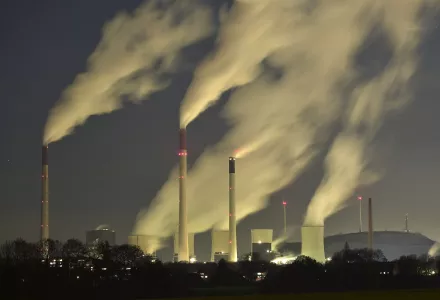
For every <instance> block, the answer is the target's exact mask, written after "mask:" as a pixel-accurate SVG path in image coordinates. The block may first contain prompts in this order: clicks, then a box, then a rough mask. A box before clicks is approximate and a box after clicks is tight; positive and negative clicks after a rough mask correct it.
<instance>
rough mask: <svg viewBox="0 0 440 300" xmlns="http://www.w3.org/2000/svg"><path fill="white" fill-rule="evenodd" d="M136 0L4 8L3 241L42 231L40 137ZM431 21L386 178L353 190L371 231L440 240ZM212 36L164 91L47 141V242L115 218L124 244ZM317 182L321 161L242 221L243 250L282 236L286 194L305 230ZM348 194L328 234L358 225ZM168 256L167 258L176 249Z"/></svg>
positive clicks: (0, 28) (213, 134)
mask: <svg viewBox="0 0 440 300" xmlns="http://www.w3.org/2000/svg"><path fill="white" fill-rule="evenodd" d="M211 2H213V1H211ZM139 3H141V1H139V0H125V1H116V0H105V1H103V0H101V1H89V0H75V1H73V0H70V1H68V0H66V1H56V0H43V1H32V0H9V1H2V4H0V15H1V16H0V22H1V25H0V40H1V47H0V68H1V71H2V72H1V75H0V101H1V104H2V105H1V108H0V141H1V144H0V145H1V146H0V191H1V192H2V193H1V196H0V242H3V241H5V240H10V239H15V238H17V237H22V238H24V239H26V240H29V241H36V240H37V239H38V238H39V228H40V227H39V224H40V193H41V192H40V176H41V175H40V173H41V143H42V142H41V140H42V133H43V127H44V124H45V121H46V118H47V115H48V111H49V109H50V108H51V107H52V106H53V105H54V103H55V102H56V101H57V100H58V98H59V96H60V94H61V92H62V90H63V89H64V88H65V87H66V86H68V85H69V84H70V83H71V82H72V81H73V79H74V77H75V76H76V75H77V74H78V73H79V72H83V71H84V70H85V68H86V60H87V57H88V56H89V55H90V54H91V53H92V51H93V50H94V48H95V47H96V45H97V44H98V42H99V40H100V37H101V27H102V25H103V24H104V23H105V22H106V21H109V20H111V18H112V17H113V16H114V15H115V14H116V13H117V12H118V11H120V10H133V9H134V8H136V7H137V6H138V5H139ZM217 6H218V3H217ZM437 23H438V20H437ZM434 27H435V24H434V26H433V29H431V31H430V33H429V34H428V35H427V36H426V38H425V40H424V42H423V45H422V47H421V49H420V58H421V61H420V68H419V71H418V72H417V75H416V77H415V78H414V86H415V96H414V101H413V103H412V104H411V105H410V106H408V107H407V108H406V110H405V111H403V112H401V113H399V114H395V115H393V116H391V117H389V118H388V119H387V121H386V124H385V126H384V127H383V128H382V130H381V133H380V134H379V136H378V138H377V141H376V146H377V157H376V167H378V168H379V169H380V170H382V169H383V170H384V171H386V173H385V176H384V178H383V179H382V180H381V181H380V182H378V183H376V184H375V185H372V186H369V187H368V188H363V189H362V190H360V191H358V192H359V193H361V194H362V195H363V196H364V197H365V198H368V197H372V198H373V200H374V222H375V229H376V230H379V229H384V230H385V229H388V230H402V229H403V228H404V221H405V214H406V213H408V214H409V226H410V230H411V231H417V232H421V233H423V234H425V235H427V236H428V237H430V238H432V239H436V240H440V218H439V217H438V216H439V211H440V197H439V194H440V188H439V184H438V183H439V180H440V130H439V128H440V119H439V118H438V114H439V111H440V102H439V93H440V84H439V82H440V55H439V53H440V27H438V28H437V29H435V28H434ZM211 44H212V40H207V41H204V42H203V43H201V44H200V45H199V47H196V48H194V49H192V50H191V52H190V53H189V54H188V62H189V63H188V65H189V67H188V68H185V70H183V71H182V72H181V73H180V74H178V75H177V76H175V77H174V79H173V83H172V85H171V86H170V87H169V88H167V89H166V90H164V91H162V92H159V93H157V94H154V95H153V96H152V97H151V99H149V100H148V101H145V102H143V103H142V104H140V105H133V104H127V105H126V106H125V108H124V109H122V110H119V111H116V112H114V113H112V114H109V115H104V116H95V117H92V118H90V119H89V120H88V121H87V123H86V124H85V126H83V127H80V128H77V130H76V132H75V134H74V135H71V136H68V137H66V138H65V139H63V140H62V141H60V142H58V143H55V144H53V145H51V146H50V149H49V151H50V153H49V154H50V156H49V164H50V165H49V177H50V235H51V238H54V239H59V240H66V239H68V238H71V237H75V238H79V239H81V240H85V231H86V230H90V229H94V228H95V227H97V226H98V225H100V224H110V225H111V227H112V228H113V229H114V230H116V232H117V242H118V243H126V242H127V236H128V235H129V233H130V231H131V229H132V226H133V224H134V221H135V217H136V214H137V212H138V211H139V210H140V209H141V208H142V207H145V206H147V205H148V204H149V202H150V201H151V200H152V198H153V197H154V196H155V194H156V192H157V191H158V190H159V189H160V187H161V185H162V184H163V183H164V182H165V180H166V179H167V177H168V174H169V172H170V170H171V168H172V167H173V166H174V165H175V164H177V156H176V151H177V148H178V145H177V137H178V132H177V128H178V110H179V104H180V101H181V99H182V97H183V95H184V93H185V90H186V88H187V86H188V85H189V83H190V80H191V74H192V73H191V69H193V68H194V67H195V65H196V62H197V61H198V60H200V59H201V58H202V57H203V55H205V54H206V53H208V51H209V49H210V46H211ZM223 103H224V101H223V102H222V101H221V102H220V103H219V104H218V105H217V106H216V107H214V108H211V109H210V110H209V111H208V112H206V113H204V114H203V115H202V116H201V117H200V118H198V119H197V120H196V121H195V122H194V123H192V124H191V125H190V127H189V129H188V130H189V137H188V138H189V140H188V145H189V150H188V151H189V162H190V163H191V162H192V161H194V159H195V158H196V157H197V156H198V155H200V154H201V152H202V151H203V149H204V148H205V147H206V146H208V145H212V144H215V142H216V141H218V140H219V139H220V138H221V136H222V135H223V134H224V133H225V130H226V125H225V124H224V121H223V120H222V119H221V115H220V112H221V108H222V104H223ZM225 163H226V161H225ZM321 178H322V160H317V161H315V163H314V164H313V166H312V167H311V168H310V169H309V170H307V172H305V173H304V174H303V176H302V177H301V178H300V179H299V180H298V181H297V182H296V183H295V184H294V185H292V186H291V187H289V188H288V189H287V190H285V191H283V192H280V193H278V194H276V195H273V197H272V201H271V204H270V206H269V207H268V208H267V209H265V210H263V211H261V212H259V213H257V214H255V215H252V216H250V217H248V218H246V219H245V220H244V221H243V222H241V223H240V224H239V227H238V247H239V252H240V253H244V252H246V251H249V249H250V232H249V230H250V229H251V228H273V229H274V230H275V233H276V235H277V234H278V233H279V232H281V230H282V226H283V224H282V212H283V211H282V205H281V202H282V197H284V198H285V200H287V201H288V225H289V226H295V227H296V228H298V227H299V226H300V225H301V223H302V218H303V214H304V212H305V209H306V206H307V203H308V201H309V200H310V198H311V196H312V195H313V191H314V189H315V188H316V186H317V185H318V184H319V182H320V180H321ZM176 197H177V195H176ZM225 201H227V199H225ZM349 202H350V205H349V206H348V207H347V208H346V209H344V210H343V211H341V212H340V213H338V214H336V215H334V216H332V217H331V218H330V219H329V220H328V221H327V223H326V234H335V233H340V232H354V231H357V229H358V206H357V204H358V203H357V200H356V199H355V195H353V200H350V201H349ZM365 204H366V203H365ZM365 208H366V205H365ZM364 212H365V218H364V223H365V224H366V221H367V219H366V209H365V210H364ZM298 234H299V231H297V234H296V236H295V239H299V235H298ZM209 251H210V240H209V234H206V233H205V234H200V235H198V236H197V237H196V254H197V255H198V257H199V258H201V259H207V258H208V257H209ZM162 255H163V258H164V259H169V258H170V255H171V250H170V249H167V250H165V251H163V252H162Z"/></svg>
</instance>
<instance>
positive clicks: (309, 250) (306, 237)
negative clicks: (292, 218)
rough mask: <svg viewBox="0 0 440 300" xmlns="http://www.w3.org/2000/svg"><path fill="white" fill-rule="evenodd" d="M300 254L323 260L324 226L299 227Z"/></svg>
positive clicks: (321, 261)
mask: <svg viewBox="0 0 440 300" xmlns="http://www.w3.org/2000/svg"><path fill="white" fill-rule="evenodd" d="M301 255H304V256H308V257H310V258H313V259H314V260H316V261H317V262H320V263H324V262H325V253H324V226H303V227H302V228H301Z"/></svg>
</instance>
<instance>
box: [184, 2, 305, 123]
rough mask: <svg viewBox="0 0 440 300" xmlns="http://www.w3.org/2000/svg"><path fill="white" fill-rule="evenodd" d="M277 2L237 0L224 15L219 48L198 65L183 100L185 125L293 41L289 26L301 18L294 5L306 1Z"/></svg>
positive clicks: (259, 69) (254, 75)
mask: <svg viewBox="0 0 440 300" xmlns="http://www.w3.org/2000/svg"><path fill="white" fill-rule="evenodd" d="M275 1H276V3H274V1H272V0H258V1H249V0H237V1H236V3H235V5H234V6H233V8H232V10H231V12H230V13H229V15H226V14H224V15H223V18H222V20H223V26H222V27H221V30H220V33H219V38H218V46H217V49H216V50H215V52H214V53H213V54H212V55H210V56H209V57H207V58H206V59H205V61H204V62H203V63H202V64H201V65H200V66H199V67H198V68H197V70H196V72H195V74H194V79H193V81H192V83H191V86H190V88H189V90H188V92H187V94H186V96H185V98H184V100H183V103H182V107H181V111H180V112H181V119H180V122H181V124H180V126H181V127H182V128H184V127H186V126H187V125H188V124H189V123H190V122H191V121H193V120H194V119H195V118H196V117H197V116H198V115H199V114H200V113H202V112H203V111H204V110H205V109H207V108H208V107H209V106H210V105H212V104H213V103H214V102H215V101H217V100H218V99H219V98H220V96H221V95H222V93H223V92H225V91H227V90H229V89H231V88H233V87H236V86H241V85H244V84H247V83H249V82H251V81H253V80H254V79H255V78H257V76H258V75H259V74H260V72H261V65H260V64H261V62H262V61H263V60H264V59H265V58H267V57H268V56H269V55H270V54H272V53H273V52H274V51H276V50H278V49H280V48H281V47H283V46H286V45H288V44H291V43H292V41H293V40H292V38H291V36H292V35H291V33H290V32H289V29H291V28H292V24H293V23H295V22H297V21H298V18H299V17H300V15H298V13H297V10H292V7H299V6H301V5H303V3H304V1H290V2H289V1H278V0H275ZM275 16H277V17H275ZM266 21H267V22H266Z"/></svg>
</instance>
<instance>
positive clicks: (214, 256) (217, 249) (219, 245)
mask: <svg viewBox="0 0 440 300" xmlns="http://www.w3.org/2000/svg"><path fill="white" fill-rule="evenodd" d="M211 241H212V246H211V261H213V262H219V261H220V260H221V259H224V260H227V259H228V258H229V255H228V250H229V231H228V230H213V231H212V232H211Z"/></svg>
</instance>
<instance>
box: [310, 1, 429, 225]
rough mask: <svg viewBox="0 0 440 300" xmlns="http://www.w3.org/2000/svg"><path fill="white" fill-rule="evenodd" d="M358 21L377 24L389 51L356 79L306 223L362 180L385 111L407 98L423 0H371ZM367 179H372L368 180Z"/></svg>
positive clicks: (336, 205)
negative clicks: (378, 66)
mask: <svg viewBox="0 0 440 300" xmlns="http://www.w3.org/2000/svg"><path fill="white" fill-rule="evenodd" d="M370 3H371V10H370V12H369V13H370V14H369V15H365V16H364V18H363V20H361V22H364V23H365V24H366V25H371V26H373V25H376V24H377V23H376V22H377V17H378V16H382V19H381V25H382V28H383V30H384V31H385V32H386V33H388V35H389V41H390V44H391V47H392V50H393V56H392V58H391V60H390V61H389V62H387V64H386V66H385V68H384V69H383V70H382V72H381V73H380V74H379V75H377V76H374V77H373V78H372V79H368V80H366V82H365V83H363V84H359V85H358V86H357V88H356V89H355V90H354V92H353V95H352V97H351V100H350V103H349V107H348V109H347V114H346V116H345V124H344V128H343V130H342V131H341V133H340V134H339V135H338V136H337V137H336V139H335V140H334V142H333V145H332V147H331V149H330V150H329V153H328V155H327V158H326V161H325V166H326V174H325V177H324V179H323V181H322V183H321V185H320V186H319V187H318V189H317V191H316V193H315V195H314V197H313V198H312V201H311V203H310V205H309V207H308V209H307V214H306V218H305V221H304V224H306V225H323V223H324V220H325V219H326V218H327V217H329V216H330V215H332V214H334V213H336V212H337V211H339V210H340V209H341V208H342V207H343V206H344V202H345V200H346V199H347V198H348V197H350V196H351V195H352V194H353V191H354V190H355V189H356V188H357V187H358V186H359V185H360V184H362V183H363V182H362V176H363V175H364V173H365V172H366V171H367V167H368V164H369V162H370V160H371V158H370V154H369V152H368V150H369V146H370V145H371V142H372V141H373V139H374V137H375V134H376V133H377V131H378V130H379V128H380V126H381V124H382V122H383V120H384V118H385V116H386V115H387V113H389V112H390V111H392V110H395V109H398V108H401V107H402V106H403V105H404V104H405V103H406V102H407V100H408V99H409V94H408V92H407V90H406V86H407V84H408V81H409V80H410V78H411V76H412V75H413V74H414V72H415V69H416V62H417V57H416V49H417V46H418V44H419V41H420V31H419V30H417V28H420V26H419V25H420V24H419V12H420V9H421V6H422V4H423V3H424V1H421V0H419V1H413V0H407V1H400V0H399V1H397V0H395V1H394V0H393V1H375V2H370ZM369 183H371V181H370V182H369Z"/></svg>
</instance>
